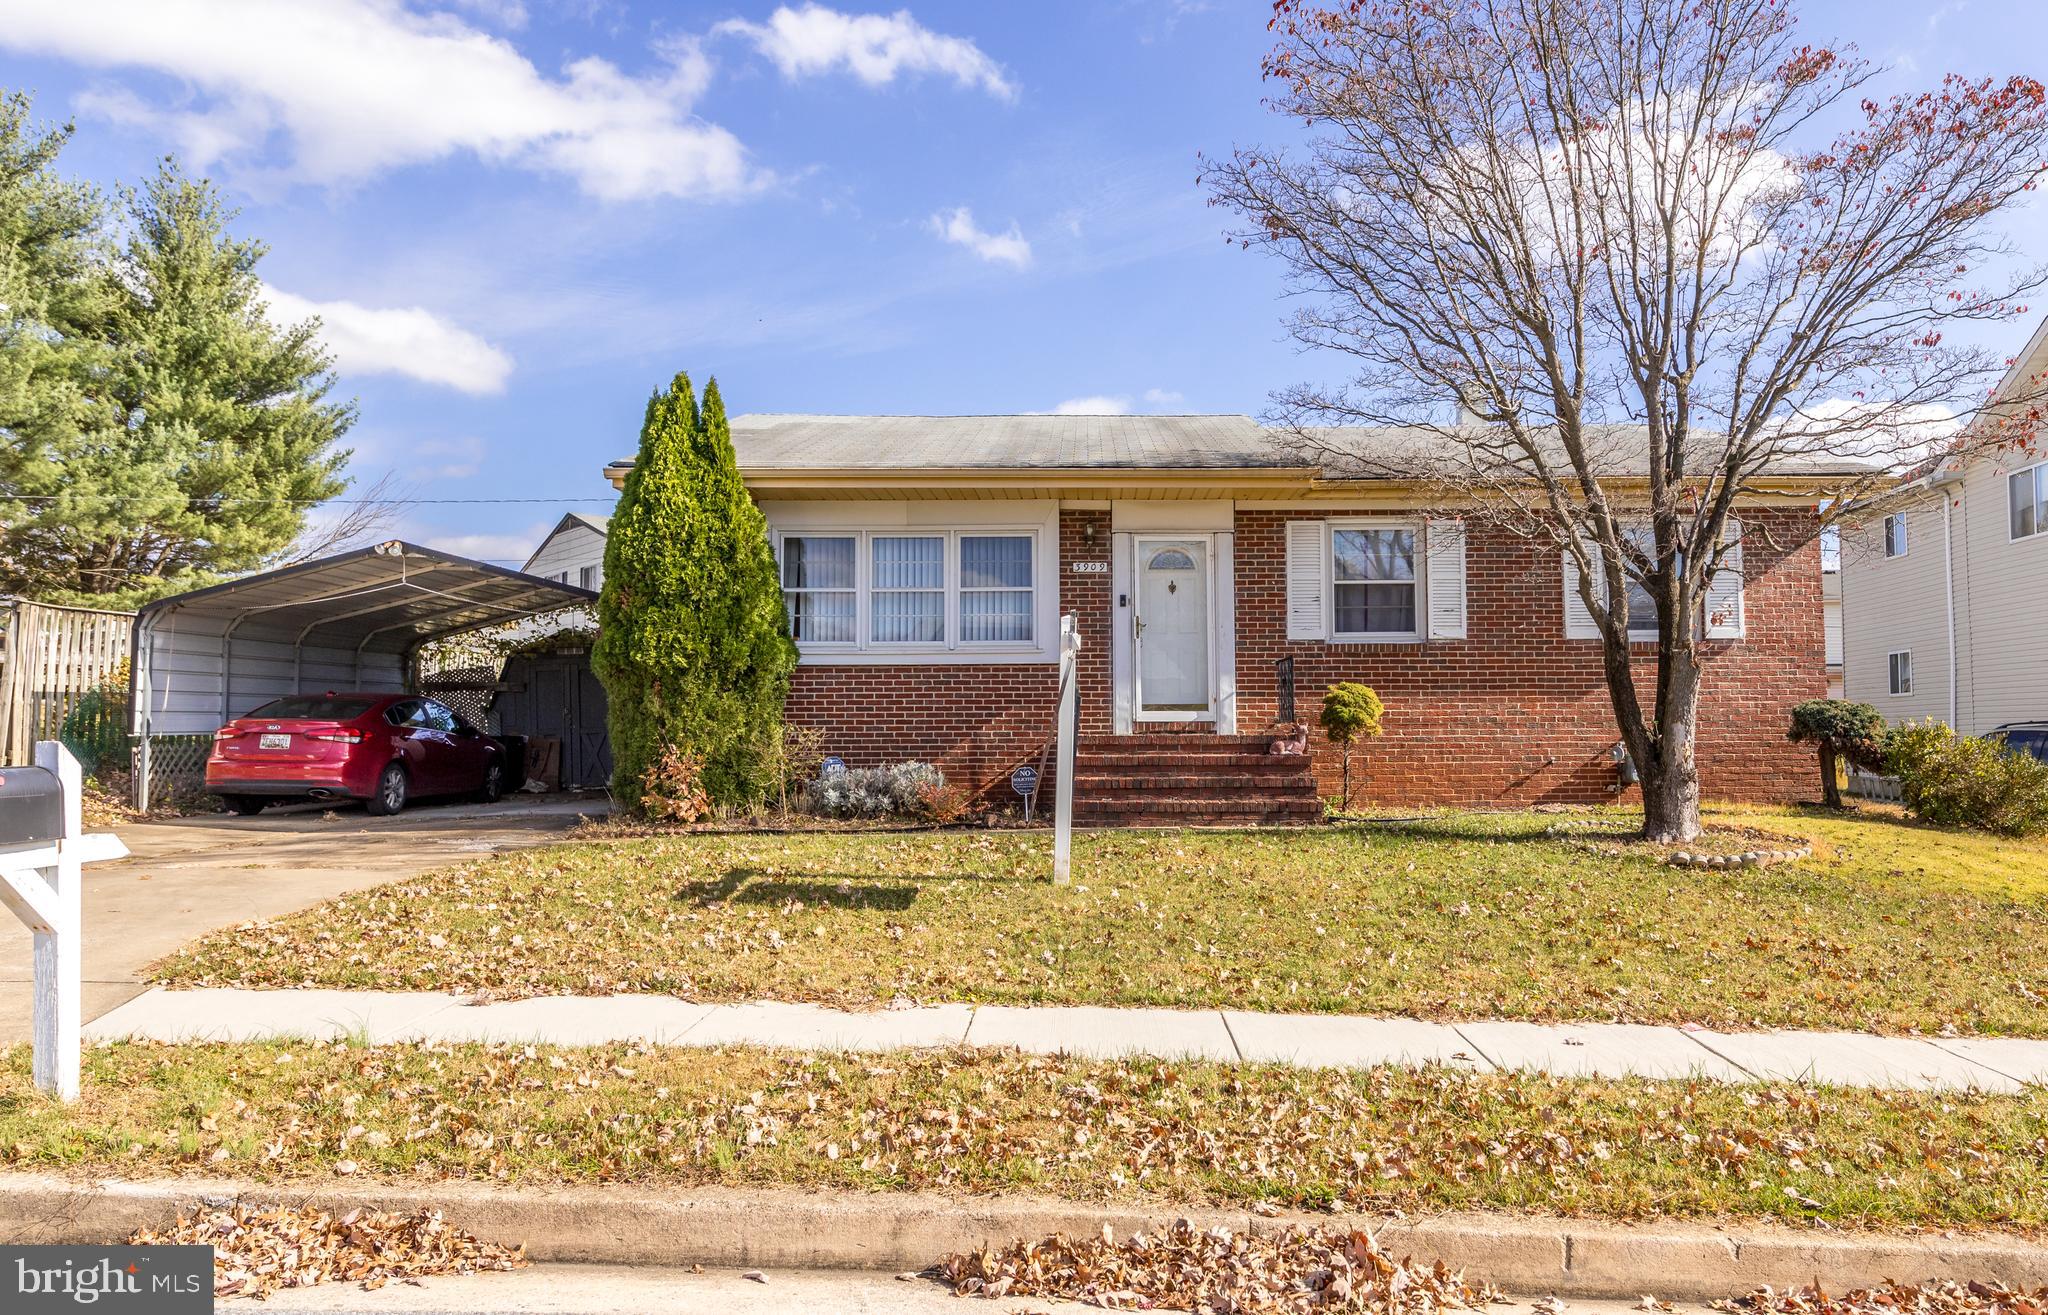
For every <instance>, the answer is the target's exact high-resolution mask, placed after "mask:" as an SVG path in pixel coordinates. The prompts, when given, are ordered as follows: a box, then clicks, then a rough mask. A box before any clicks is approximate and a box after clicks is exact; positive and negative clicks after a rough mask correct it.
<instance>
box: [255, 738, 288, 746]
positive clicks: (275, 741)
mask: <svg viewBox="0 0 2048 1315" xmlns="http://www.w3.org/2000/svg"><path fill="white" fill-rule="evenodd" d="M256 747H257V748H259V749H289V748H291V747H292V737H291V736H290V735H264V736H260V737H258V739H257V741H256Z"/></svg>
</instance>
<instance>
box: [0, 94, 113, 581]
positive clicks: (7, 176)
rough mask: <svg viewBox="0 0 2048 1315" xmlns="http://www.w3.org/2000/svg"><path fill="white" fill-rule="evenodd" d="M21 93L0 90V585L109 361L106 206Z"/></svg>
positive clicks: (12, 570)
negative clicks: (78, 179)
mask: <svg viewBox="0 0 2048 1315" xmlns="http://www.w3.org/2000/svg"><path fill="white" fill-rule="evenodd" d="M31 109H32V107H31V103H30V101H29V98H28V97H27V96H25V95H22V94H19V93H16V94H13V95H9V96H5V97H0V527H7V528H0V589H6V590H9V591H18V590H19V589H20V587H21V582H22V573H21V571H20V570H19V569H17V568H18V567H19V566H21V565H22V564H24V561H25V559H26V558H27V557H28V556H29V555H30V553H31V551H32V546H31V545H30V544H28V543H25V542H23V541H21V539H20V538H19V536H17V535H16V534H14V533H12V532H11V530H12V527H17V526H20V525H22V524H23V523H24V522H32V521H34V520H35V518H36V516H37V514H38V512H39V511H40V510H41V509H42V508H41V504H42V502H43V500H44V499H45V498H46V497H47V496H48V495H49V494H50V493H51V492H52V491H53V490H55V489H56V488H58V487H60V486H61V483H62V479H63V468H62V463H63V461H64V460H65V459H66V458H67V457H68V456H70V455H71V454H74V453H76V452H77V451H79V450H80V449H81V447H83V446H84V445H85V440H86V437H87V436H88V435H91V434H94V433H96V432H104V431H106V430H109V429H110V428H112V426H113V423H114V418H115V413H114V411H113V408H112V407H111V406H110V405H109V404H108V403H107V401H106V400H105V399H104V398H103V397H95V395H94V381H95V379H96V378H101V377H103V367H104V366H105V364H106V361H107V355H108V353H107V351H106V349H105V344H104V343H103V342H102V341H101V334H102V333H103V331H104V327H105V320H106V312H107V303H108V300H109V298H108V295H107V294H108V284H107V281H106V279H105V277H104V274H103V271H104V267H105V263H106V255H107V252H106V242H105V240H104V238H102V236H101V229H102V224H103V223H104V220H105V206H104V205H103V204H102V202H101V200H100V198H99V196H98V195H97V194H95V193H94V192H93V191H92V190H91V189H90V188H87V187H83V186H80V185H78V184H75V183H70V182H66V181H65V180H63V179H61V178H59V177H58V176H57V173H56V168H55V166H56V161H57V156H58V154H59V153H60V152H61V151H62V150H63V149H64V147H65V145H66V144H67V143H68V142H69V141H70V139H71V135H72V128H71V126H70V125H69V124H65V125H64V126H62V127H58V128H54V129H49V130H46V131H41V132H38V131H36V130H35V129H34V128H33V127H32V125H31V122H30V117H29V116H30V113H31Z"/></svg>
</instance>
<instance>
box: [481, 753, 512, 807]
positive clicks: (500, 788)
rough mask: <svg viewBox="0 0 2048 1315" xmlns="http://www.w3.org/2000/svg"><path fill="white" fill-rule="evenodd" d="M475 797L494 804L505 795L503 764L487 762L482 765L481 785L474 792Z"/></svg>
mask: <svg viewBox="0 0 2048 1315" xmlns="http://www.w3.org/2000/svg"><path fill="white" fill-rule="evenodd" d="M476 795H477V798H479V799H481V800H483V801H484V802H485V803H487V804H495V803H497V802H498V801H499V800H500V799H503V798H504V797H505V764H503V763H488V764H486V765H485V767H484V783H483V787H482V788H481V789H479V790H478V791H477V792H476Z"/></svg>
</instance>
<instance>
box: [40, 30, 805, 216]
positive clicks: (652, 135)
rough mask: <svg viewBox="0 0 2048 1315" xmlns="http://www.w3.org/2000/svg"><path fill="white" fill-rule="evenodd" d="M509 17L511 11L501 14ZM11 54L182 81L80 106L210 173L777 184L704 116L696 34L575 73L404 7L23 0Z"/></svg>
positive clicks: (677, 185) (739, 187)
mask: <svg viewBox="0 0 2048 1315" xmlns="http://www.w3.org/2000/svg"><path fill="white" fill-rule="evenodd" d="M492 7H493V8H495V9H496V10H498V11H499V12H500V13H501V14H503V13H505V12H508V8H507V6H505V5H503V4H497V5H493V6H492ZM6 8H7V10H8V13H7V16H6V21H5V22H4V23H0V46H4V47H6V48H9V49H12V50H15V51H19V52H23V53H27V54H34V55H45V56H53V57H56V58H59V59H67V60H71V61H73V62H75V63H79V64H83V65H87V66H89V67H94V68H105V69H147V70H151V71H154V72H157V73H162V74H165V75H168V76H170V77H173V78H177V79H180V80H181V81H182V82H184V83H185V84H186V85H187V87H188V88H189V89H190V94H189V99H181V100H180V101H179V102H178V103H176V104H153V103H150V102H147V101H145V100H143V99H142V98H141V97H140V96H138V95H136V94H135V93H133V92H132V91H127V90H97V91H94V92H90V93H88V94H87V95H85V96H83V97H81V99H80V108H81V109H83V110H85V111H87V112H90V113H98V114H102V115H105V116H108V117H111V118H114V119H116V120H117V121H121V122H125V123H129V124H133V125H137V126H143V127H148V128H150V129H151V130H153V131H156V132H159V133H162V134H164V135H167V136H169V137H170V138H171V139H172V140H173V141H174V142H175V143H176V144H177V145H178V147H179V149H180V150H181V151H182V152H184V153H185V154H186V155H187V156H188V157H189V159H190V162H191V163H192V164H194V165H195V166H196V167H199V168H202V169H203V168H208V167H210V166H212V165H214V164H215V163H216V162H226V163H228V164H231V165H244V164H246V165H249V166H251V167H272V166H274V164H275V157H276V156H277V155H278V154H280V153H281V154H282V155H283V156H284V158H285V159H286V160H287V161H288V163H287V164H285V165H284V166H283V167H282V169H281V170H279V172H281V173H282V174H284V176H286V177H288V178H290V179H292V180H295V181H305V182H315V183H347V182H353V181H357V180H360V179H363V178H367V177H370V176H372V175H375V174H377V173H380V172H383V171H385V170H389V169H395V168H400V167H403V166H406V165H412V164H421V163H426V162H429V161H434V160H439V159H443V158H445V157H448V156H451V155H457V154H469V155H473V156H475V157H476V158H478V159H480V160H483V161H486V162H488V163H491V164H500V165H510V166H515V167H519V168H525V169H535V170H540V171H543V172H550V173H557V174H562V175H566V176H567V177H569V178H572V179H574V180H575V182H576V184H577V185H578V186H579V187H580V188H582V190H583V191H584V192H586V193H588V194H589V195H592V196H595V197H599V198H602V199H606V200H620V199H628V198H636V197H647V196H729V195H733V194H737V193H741V192H745V191H748V190H751V189H753V188H756V187H759V186H761V185H762V184H763V183H764V182H766V181H767V179H766V178H765V176H764V175H762V174H761V173H759V172H758V171H756V170H755V169H754V168H753V167H752V166H751V165H750V163H749V162H748V159H747V154H746V149H745V148H744V147H743V146H742V145H741V144H740V142H739V139H738V138H736V137H734V136H733V135H732V134H731V133H730V132H728V131H726V130H725V129H724V128H721V127H719V126H717V125H716V124H711V123H706V122H704V121H702V120H700V119H698V118H696V117H694V116H693V115H692V113H691V108H692V106H693V104H694V103H695V102H696V100H697V99H698V97H700V96H701V95H702V94H703V92H704V89H705V87H706V85H707V84H708V83H709V81H710V77H711V66H710V62H709V60H707V59H706V58H705V56H704V54H703V52H702V50H701V49H700V48H699V47H698V45H697V43H696V42H695V41H693V40H675V41H669V42H666V43H664V44H662V45H661V46H659V47H658V48H657V50H656V54H657V55H658V56H659V66H658V67H657V68H656V69H655V70H654V71H653V72H651V73H648V74H645V75H641V76H634V75H629V74H627V73H625V72H624V71H622V70H621V69H620V68H619V67H618V66H617V65H614V64H612V63H611V62H609V61H607V60H604V59H599V58H597V57H595V56H586V57H584V58H581V59H577V60H574V61H573V62H571V63H569V64H567V65H566V67H565V68H564V69H563V71H562V75H561V76H549V75H548V74H545V73H543V72H541V71H540V70H539V69H537V68H535V67H534V65H533V64H532V63H531V62H529V61H528V60H527V59H526V57H525V56H524V55H522V54H520V53H519V51H518V50H517V49H516V48H515V47H514V46H513V45H512V44H511V43H510V42H508V41H506V40H504V39H503V38H500V37H496V36H493V35H491V34H489V33H487V32H483V31H480V30H478V29H477V28H474V27H471V26H469V25H468V24H467V23H466V22H464V21H463V20H462V19H461V18H459V17H457V16H455V15H453V14H447V13H438V14H420V13H414V12H412V11H409V10H407V9H405V8H402V7H401V6H400V5H399V4H398V3H397V2H396V0H292V3H289V4H278V3H273V0H70V2H68V3H63V4H9V5H7V6H6Z"/></svg>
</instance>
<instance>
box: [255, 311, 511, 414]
mask: <svg viewBox="0 0 2048 1315" xmlns="http://www.w3.org/2000/svg"><path fill="white" fill-rule="evenodd" d="M264 300H266V301H267V302H269V303H270V318H271V320H272V321H273V322H275V323H278V324H297V323H299V322H300V321H302V320H306V319H310V318H312V317H314V316H318V317H319V319H320V340H321V341H322V342H324V343H326V344H327V349H328V350H329V351H331V352H333V353H334V361H335V366H336V368H337V369H339V370H340V371H341V372H342V373H344V374H402V375H405V376H407V377H409V378H413V379H418V380H420V381H422V382H424V383H430V384H442V385H445V386H447V387H449V388H454V389H457V390H459V391H461V392H465V393H495V392H500V391H502V390H503V389H504V387H505V381H506V380H507V379H508V378H510V377H511V374H512V358H511V357H510V356H507V355H506V354H505V353H504V352H502V351H500V350H499V349H498V348H496V347H493V346H492V345H491V344H490V343H488V342H485V341H484V340H483V339H482V338H480V337H478V336H477V335H476V334H474V333H471V332H470V331H469V330H467V329H465V328H462V327H460V326H459V325H455V324H451V323H449V322H448V321H447V320H445V319H442V318H441V317H440V316H438V315H436V314H434V313H433V312H432V311H430V310H426V309H423V308H421V307H419V306H407V307H397V308H389V309H380V308H376V307H370V306H358V305H357V304H356V303H354V302H352V301H312V300H309V299H307V298H305V297H300V296H296V295H294V294H292V293H289V292H282V291H280V290H278V289H276V288H269V289H266V290H265V292H264Z"/></svg>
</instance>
